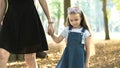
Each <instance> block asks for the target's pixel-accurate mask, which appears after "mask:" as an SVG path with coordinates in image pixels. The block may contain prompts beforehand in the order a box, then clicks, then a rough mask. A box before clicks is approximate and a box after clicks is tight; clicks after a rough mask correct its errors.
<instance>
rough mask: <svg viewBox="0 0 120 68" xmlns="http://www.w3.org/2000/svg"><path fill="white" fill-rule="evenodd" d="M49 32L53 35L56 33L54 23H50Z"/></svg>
mask: <svg viewBox="0 0 120 68" xmlns="http://www.w3.org/2000/svg"><path fill="white" fill-rule="evenodd" d="M48 34H49V35H51V36H53V34H54V29H53V25H52V23H49V25H48Z"/></svg>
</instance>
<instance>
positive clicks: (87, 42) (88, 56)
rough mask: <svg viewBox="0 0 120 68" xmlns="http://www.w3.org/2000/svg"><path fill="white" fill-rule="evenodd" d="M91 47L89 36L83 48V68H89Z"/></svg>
mask: <svg viewBox="0 0 120 68" xmlns="http://www.w3.org/2000/svg"><path fill="white" fill-rule="evenodd" d="M91 45H92V37H91V36H89V37H88V38H86V40H85V47H86V63H85V68H89V59H90V46H91Z"/></svg>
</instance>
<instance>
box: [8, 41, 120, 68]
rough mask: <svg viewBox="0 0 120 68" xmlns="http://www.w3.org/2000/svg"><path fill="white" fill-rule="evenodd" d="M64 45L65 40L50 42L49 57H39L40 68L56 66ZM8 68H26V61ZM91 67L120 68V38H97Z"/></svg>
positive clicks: (15, 63) (12, 64)
mask: <svg viewBox="0 0 120 68" xmlns="http://www.w3.org/2000/svg"><path fill="white" fill-rule="evenodd" d="M64 46H65V43H64V42H62V43H59V44H56V43H54V42H49V50H48V51H47V54H48V57H46V58H44V59H37V62H38V65H39V68H55V66H56V64H57V63H58V61H59V59H60V57H61V54H62V52H63V50H64ZM92 49H93V48H92ZM8 68H26V65H25V62H14V63H8ZM90 68H120V40H118V39H114V40H106V41H105V40H95V55H92V56H91V58H90Z"/></svg>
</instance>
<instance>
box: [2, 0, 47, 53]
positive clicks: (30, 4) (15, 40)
mask: <svg viewBox="0 0 120 68" xmlns="http://www.w3.org/2000/svg"><path fill="white" fill-rule="evenodd" d="M0 48H4V49H6V50H7V51H9V52H10V53H15V54H26V53H34V52H41V51H45V50H48V44H47V41H46V37H45V32H44V29H43V26H42V24H41V20H40V18H39V15H38V13H37V10H36V8H35V5H34V1H33V0H8V10H7V12H6V15H5V17H4V20H3V25H2V28H1V31H0Z"/></svg>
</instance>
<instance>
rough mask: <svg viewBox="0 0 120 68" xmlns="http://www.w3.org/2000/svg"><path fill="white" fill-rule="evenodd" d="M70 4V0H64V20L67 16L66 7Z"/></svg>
mask: <svg viewBox="0 0 120 68" xmlns="http://www.w3.org/2000/svg"><path fill="white" fill-rule="evenodd" d="M70 6H71V2H70V0H64V21H65V20H66V17H67V8H68V7H70Z"/></svg>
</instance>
